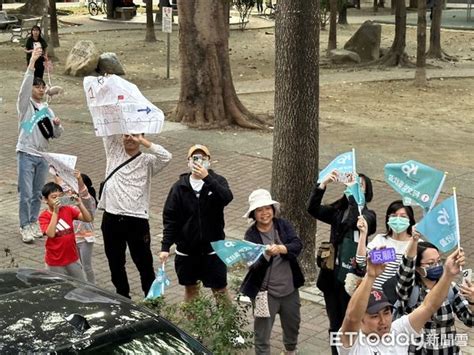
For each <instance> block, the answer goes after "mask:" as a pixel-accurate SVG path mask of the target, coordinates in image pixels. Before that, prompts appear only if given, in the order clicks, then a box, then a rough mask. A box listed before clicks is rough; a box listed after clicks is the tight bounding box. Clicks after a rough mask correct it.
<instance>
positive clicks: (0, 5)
mask: <svg viewBox="0 0 474 355" xmlns="http://www.w3.org/2000/svg"><path fill="white" fill-rule="evenodd" d="M2 10H3V0H0V11H2Z"/></svg>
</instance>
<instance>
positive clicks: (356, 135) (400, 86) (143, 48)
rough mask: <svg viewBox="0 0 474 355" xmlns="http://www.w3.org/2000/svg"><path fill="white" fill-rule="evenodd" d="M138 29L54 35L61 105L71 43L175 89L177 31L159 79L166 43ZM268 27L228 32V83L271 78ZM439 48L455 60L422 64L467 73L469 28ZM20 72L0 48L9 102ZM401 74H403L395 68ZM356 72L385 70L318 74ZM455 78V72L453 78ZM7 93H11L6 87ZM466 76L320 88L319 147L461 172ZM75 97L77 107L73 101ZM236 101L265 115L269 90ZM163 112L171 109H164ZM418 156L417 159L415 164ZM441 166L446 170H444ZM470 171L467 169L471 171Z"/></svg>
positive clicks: (468, 94) (471, 106)
mask: <svg viewBox="0 0 474 355" xmlns="http://www.w3.org/2000/svg"><path fill="white" fill-rule="evenodd" d="M357 28H358V26H357V25H347V26H339V27H338V47H342V46H343V45H344V43H345V42H346V41H347V40H348V39H349V38H350V36H351V35H352V34H353V33H354V32H355V31H356V30H357ZM393 30H394V26H391V25H383V26H382V47H389V46H390V45H391V41H392V38H393V32H394V31H393ZM327 36H328V32H327V31H322V32H321V53H322V55H321V59H322V62H325V59H324V53H325V48H326V46H327ZM144 37H145V31H144V30H129V31H107V32H105V31H104V32H90V33H80V32H79V33H72V34H66V35H62V36H61V38H60V41H61V47H59V48H57V49H56V50H55V52H56V55H57V57H58V60H56V61H55V63H54V73H53V75H52V80H53V84H56V85H61V86H63V87H64V88H65V89H66V93H65V94H64V96H63V97H62V98H60V102H59V103H61V104H66V105H67V104H71V105H78V104H83V103H84V99H83V91H82V79H81V78H73V77H68V76H64V75H62V71H63V70H64V63H65V60H66V57H67V54H68V53H69V51H70V49H71V48H72V46H73V45H74V44H75V43H76V41H78V40H81V39H82V40H92V41H93V42H94V43H95V45H96V46H97V47H98V48H99V50H100V51H101V52H109V51H111V52H116V53H117V54H118V56H119V58H120V60H121V61H122V63H123V65H124V67H125V71H126V73H127V74H126V76H125V78H126V79H128V80H130V81H132V82H134V83H135V84H137V85H138V87H139V88H140V89H144V90H147V89H153V88H155V87H172V86H175V87H176V86H178V85H179V56H178V38H177V32H174V33H173V35H172V40H171V42H172V50H171V58H172V59H171V76H172V78H171V79H170V80H166V79H165V73H166V67H165V66H166V41H165V37H164V35H163V34H162V33H161V32H158V31H157V38H158V41H157V42H156V43H152V44H149V43H145V42H144ZM274 41H275V36H274V29H261V30H247V31H244V32H242V31H231V35H230V58H231V62H232V71H233V77H234V81H235V82H238V81H258V80H262V79H270V78H273V76H274V59H275V58H274V49H275V42H274ZM442 46H443V49H444V50H445V51H446V52H447V53H448V54H450V55H454V56H456V57H457V59H458V61H456V62H441V61H430V64H431V65H432V66H434V67H438V68H445V69H449V70H450V71H451V70H452V71H453V72H454V73H455V72H456V71H459V72H460V73H462V70H463V69H464V68H474V61H473V57H474V31H471V32H469V31H464V32H463V31H451V30H445V31H443V32H442ZM407 53H408V55H409V56H410V58H411V59H412V60H413V61H414V55H415V53H416V29H415V28H412V27H409V28H408V30H407ZM24 70H25V55H24V53H23V52H22V50H21V48H20V47H19V45H18V44H11V43H2V44H1V45H0V73H1V75H2V82H1V83H0V87H1V88H2V94H1V96H3V97H5V98H7V97H10V98H11V99H14V98H15V97H16V95H17V88H18V86H19V82H18V78H19V77H21V73H22V72H23V71H24ZM400 70H403V69H400ZM357 71H359V72H360V71H361V72H363V73H364V75H367V76H370V77H371V78H373V79H374V80H380V79H383V78H384V74H385V73H386V69H383V68H375V67H373V68H355V67H351V66H328V65H323V66H322V68H321V74H323V75H324V74H331V73H339V74H340V73H347V74H348V75H350V73H353V72H357ZM460 76H461V77H462V74H460ZM10 88H15V89H14V90H9V89H10ZM473 95H474V79H473V78H459V79H445V80H439V79H436V80H431V81H430V82H429V86H428V87H427V88H426V89H419V88H415V87H414V86H413V83H412V82H411V81H375V82H369V83H353V82H352V83H345V82H337V83H332V84H324V83H323V85H322V86H321V91H320V115H321V120H320V132H321V145H324V144H328V145H331V144H334V142H335V141H337V143H338V144H339V145H341V146H348V147H350V146H353V145H357V146H358V147H359V148H360V149H363V150H365V151H366V153H367V154H369V155H370V154H371V152H372V151H373V150H374V149H381V150H384V152H385V157H392V158H396V157H397V156H405V157H406V156H410V155H411V156H415V157H421V158H419V159H420V160H422V161H424V162H426V163H434V164H436V165H437V166H440V165H441V166H440V168H445V167H444V165H449V166H450V167H454V168H455V169H461V171H463V172H469V170H470V169H472V167H473V166H474V158H473V154H474V139H473V133H474V119H473V116H474V97H473ZM78 98H81V99H80V102H78ZM242 100H243V101H244V103H245V104H246V105H247V106H248V107H249V108H250V109H251V110H252V111H254V112H256V113H272V112H273V92H271V90H269V92H268V93H259V94H255V95H252V94H246V95H242ZM167 105H168V108H169V107H170V105H171V106H172V104H169V103H168V104H167ZM423 157H425V158H424V159H423ZM446 168H447V167H446ZM471 173H472V170H471Z"/></svg>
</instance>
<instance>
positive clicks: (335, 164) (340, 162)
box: [318, 150, 355, 182]
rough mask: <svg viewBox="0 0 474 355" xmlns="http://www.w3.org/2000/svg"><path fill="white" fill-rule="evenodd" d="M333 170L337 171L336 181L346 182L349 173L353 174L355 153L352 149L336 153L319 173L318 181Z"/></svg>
mask: <svg viewBox="0 0 474 355" xmlns="http://www.w3.org/2000/svg"><path fill="white" fill-rule="evenodd" d="M333 170H337V172H338V181H339V182H347V181H348V180H349V175H351V174H355V154H354V150H352V151H350V152H346V153H342V154H340V155H338V156H337V157H336V158H335V159H334V160H333V161H332V162H330V163H329V164H328V166H326V167H325V168H324V169H323V170H321V172H320V173H319V178H318V182H321V181H323V180H324V178H325V177H326V176H328V175H329V174H330V173H331V172H332V171H333Z"/></svg>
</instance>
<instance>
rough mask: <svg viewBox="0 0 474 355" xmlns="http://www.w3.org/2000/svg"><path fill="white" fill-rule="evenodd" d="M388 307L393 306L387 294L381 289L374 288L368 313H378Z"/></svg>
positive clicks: (371, 292)
mask: <svg viewBox="0 0 474 355" xmlns="http://www.w3.org/2000/svg"><path fill="white" fill-rule="evenodd" d="M386 307H390V308H392V304H391V303H390V302H389V301H388V298H387V296H385V294H384V293H383V292H382V291H380V290H374V289H372V291H370V297H369V304H368V305H367V313H369V314H376V313H378V312H379V311H381V310H382V309H384V308H386Z"/></svg>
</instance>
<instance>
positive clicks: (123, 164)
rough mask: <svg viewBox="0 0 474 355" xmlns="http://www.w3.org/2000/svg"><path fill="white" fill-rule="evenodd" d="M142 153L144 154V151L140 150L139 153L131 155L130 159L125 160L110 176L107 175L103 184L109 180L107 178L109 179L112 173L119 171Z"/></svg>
mask: <svg viewBox="0 0 474 355" xmlns="http://www.w3.org/2000/svg"><path fill="white" fill-rule="evenodd" d="M140 154H142V152H138V153H137V154H135V155H134V156H133V157H131V158H130V159H127V160H125V161H124V162H123V163H122V164H120V165H119V166H117V167H116V168H115V169H114V170H113V171H112V172H111V173H110V174H109V176H107V178H106V179H105V180H104V182H103V184H105V183H106V182H107V180H109V179H110V178H111V177H112V175H114V174H115V173H116V172H117V171H119V170H120V169H121V168H123V167H124V166H125V165H127V164H128V163H130V162H132V161H133V160H134V159H135V158H137V157H138V156H139V155H140Z"/></svg>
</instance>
